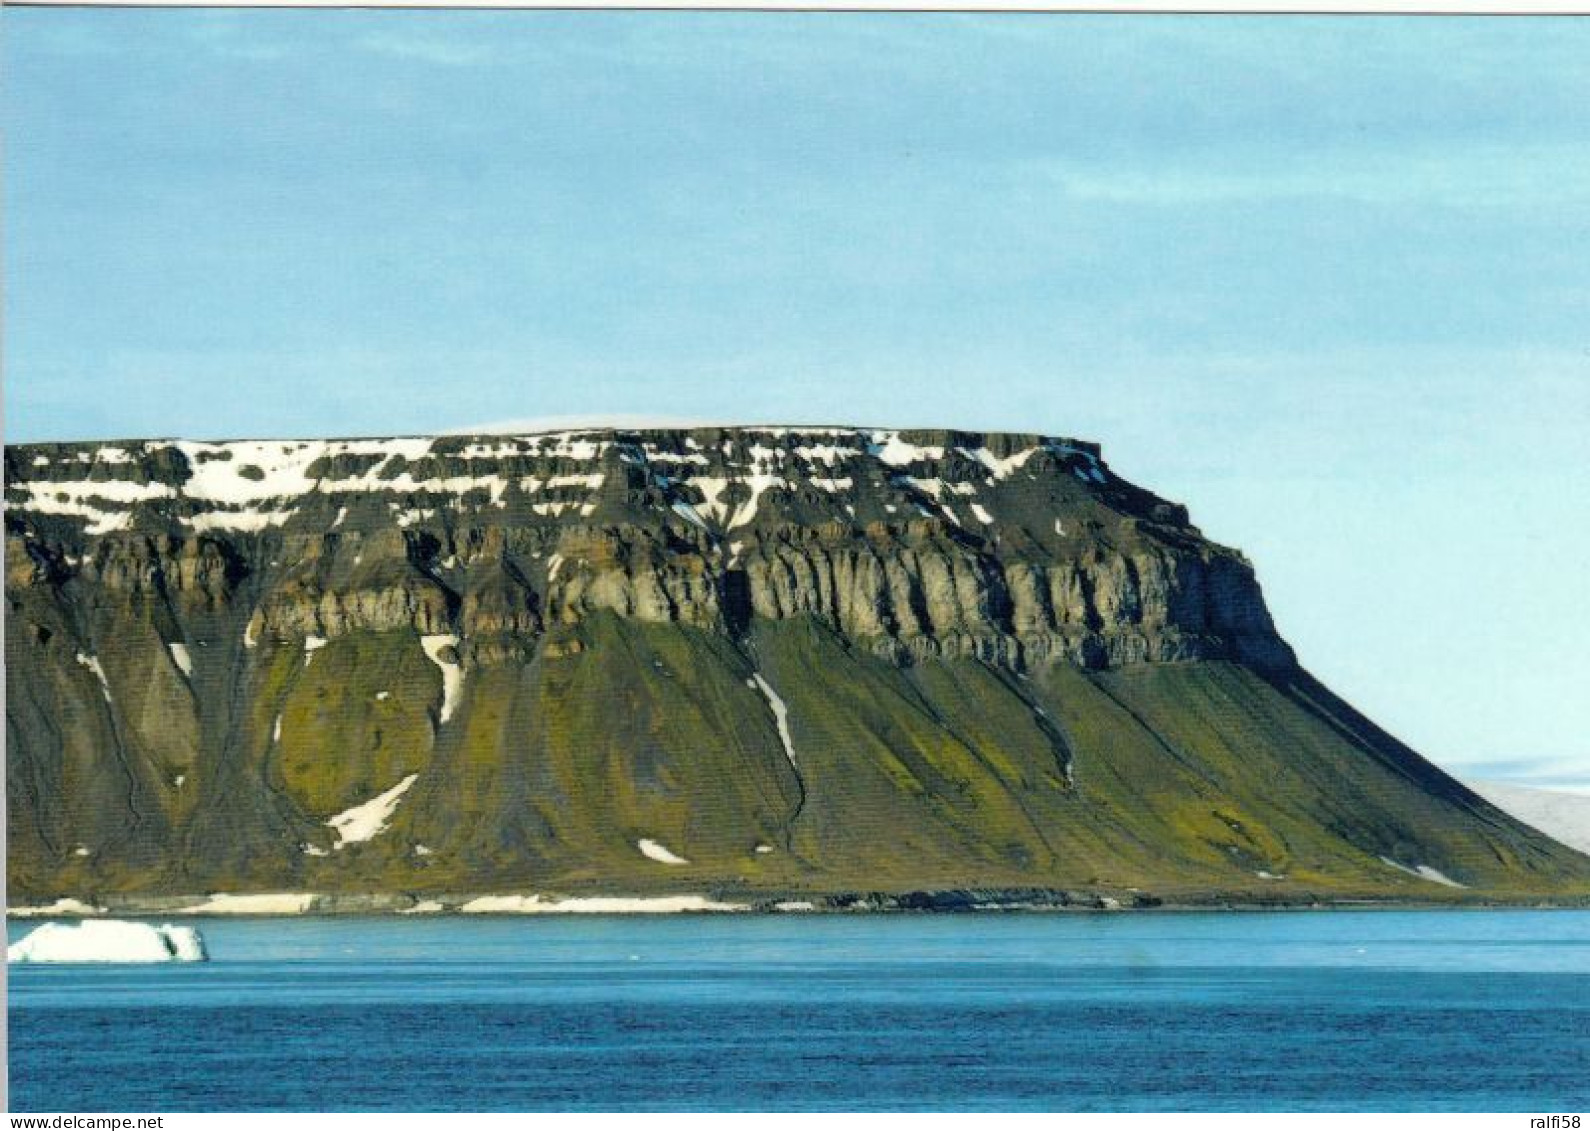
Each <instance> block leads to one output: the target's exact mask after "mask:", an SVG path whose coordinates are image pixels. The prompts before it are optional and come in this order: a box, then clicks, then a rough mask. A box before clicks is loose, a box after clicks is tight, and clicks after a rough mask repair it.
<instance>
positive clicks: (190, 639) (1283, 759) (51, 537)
mask: <svg viewBox="0 0 1590 1131" xmlns="http://www.w3.org/2000/svg"><path fill="white" fill-rule="evenodd" d="M6 500H7V517H6V523H7V537H6V596H7V602H8V609H7V612H8V616H7V625H6V649H7V691H8V696H7V780H8V786H9V791H8V813H7V817H8V828H9V832H10V882H11V887H12V889H13V891H14V892H18V893H21V894H23V895H26V896H38V897H41V898H42V897H48V896H57V895H75V894H80V893H84V892H103V891H113V892H114V891H122V892H128V891H136V892H150V893H159V892H165V891H194V890H198V889H200V888H222V887H224V888H227V889H229V890H245V889H251V888H252V889H258V888H262V887H263V888H270V887H276V888H281V887H299V888H309V889H313V890H326V891H411V892H421V893H423V892H426V891H442V890H447V891H460V890H478V891H489V890H506V889H508V888H512V887H518V888H520V889H523V888H526V886H527V885H528V886H530V887H535V886H537V885H539V886H541V887H544V888H547V889H549V890H583V889H585V888H594V889H613V890H618V889H622V890H652V889H655V888H659V887H668V886H670V885H672V886H673V887H676V888H677V887H679V886H680V885H686V886H691V885H693V887H692V890H695V889H696V888H712V889H713V890H720V889H724V888H726V887H743V888H750V889H755V888H765V889H767V890H770V891H774V890H776V891H829V892H832V891H839V890H874V889H876V890H880V891H899V890H908V889H912V888H919V889H932V890H939V889H946V888H961V887H975V886H980V885H981V886H987V885H1006V886H1010V885H1017V886H1023V887H1037V888H1049V889H1058V888H1063V887H1067V886H1073V887H1093V888H1106V887H1117V888H1125V887H1141V888H1145V889H1156V890H1164V891H1167V892H1175V891H1189V892H1191V891H1199V892H1227V891H1230V892H1249V891H1254V890H1261V891H1266V892H1269V891H1274V890H1281V889H1285V890H1288V891H1292V892H1297V891H1299V890H1301V889H1307V890H1309V891H1314V890H1318V891H1322V892H1344V891H1351V892H1391V893H1395V894H1399V895H1417V896H1425V895H1447V894H1450V893H1452V892H1457V891H1464V890H1468V891H1493V892H1499V893H1508V892H1513V893H1518V892H1532V891H1540V892H1561V891H1572V890H1581V889H1583V890H1590V861H1587V860H1586V859H1585V858H1584V857H1581V856H1579V855H1578V854H1576V853H1572V852H1569V851H1568V850H1566V849H1563V848H1562V847H1561V846H1558V845H1556V844H1554V843H1553V842H1551V841H1549V840H1547V839H1546V838H1544V837H1541V836H1539V835H1538V834H1536V833H1534V832H1532V831H1531V830H1528V829H1526V828H1524V827H1523V826H1520V825H1517V824H1516V823H1514V822H1512V821H1510V820H1509V819H1508V818H1506V817H1504V816H1502V815H1501V814H1500V813H1499V812H1498V811H1497V810H1495V809H1493V808H1491V807H1490V806H1489V805H1487V804H1486V803H1484V802H1483V801H1481V800H1480V799H1479V798H1477V797H1475V796H1474V795H1473V794H1471V793H1469V792H1468V791H1467V790H1465V789H1464V788H1463V787H1461V786H1459V785H1457V783H1455V782H1453V781H1451V779H1449V778H1446V777H1445V776H1444V775H1442V774H1441V773H1440V772H1439V771H1437V770H1436V769H1435V768H1434V767H1432V766H1430V765H1429V764H1428V763H1426V762H1424V761H1423V760H1421V759H1419V758H1418V757H1417V756H1416V755H1414V754H1413V753H1412V752H1411V751H1408V750H1406V749H1405V748H1403V747H1401V746H1400V745H1399V744H1397V743H1396V742H1395V741H1394V740H1392V739H1390V738H1389V737H1388V736H1386V735H1385V734H1383V733H1382V732H1380V731H1379V730H1377V729H1376V728H1374V727H1373V725H1372V724H1370V723H1368V722H1367V720H1364V719H1362V718H1361V717H1359V716H1357V715H1356V713H1354V712H1353V711H1352V710H1351V708H1349V707H1347V706H1346V705H1345V704H1343V703H1341V702H1340V701H1339V700H1337V699H1335V698H1334V697H1333V696H1331V695H1330V693H1329V692H1328V691H1326V690H1325V689H1324V688H1322V687H1320V686H1319V685H1318V684H1317V683H1315V682H1314V681H1312V680H1311V679H1309V677H1308V676H1307V675H1306V674H1305V673H1304V672H1303V671H1302V670H1301V669H1300V668H1299V667H1298V666H1297V664H1296V661H1295V659H1294V657H1293V655H1292V652H1291V650H1290V649H1289V648H1288V647H1287V645H1286V644H1285V642H1284V641H1283V640H1282V639H1281V638H1280V636H1279V635H1278V634H1277V632H1276V630H1275V627H1274V625H1273V624H1272V622H1271V619H1270V616H1269V613H1268V611H1267V610H1266V608H1265V605H1264V601H1263V598H1262V595H1261V593H1260V590H1259V586H1258V584H1257V582H1256V580H1255V578H1254V575H1253V571H1252V569H1251V568H1250V566H1249V565H1248V563H1247V562H1246V560H1245V559H1244V558H1243V557H1242V556H1241V555H1240V554H1239V553H1237V552H1236V551H1234V550H1230V549H1227V548H1224V547H1221V546H1217V545H1215V544H1213V543H1211V542H1209V541H1208V540H1206V539H1204V538H1203V537H1202V536H1201V535H1200V533H1199V532H1198V530H1197V529H1196V528H1195V527H1194V526H1192V525H1191V524H1190V523H1189V521H1188V516H1187V513H1186V511H1185V510H1184V509H1183V508H1182V507H1180V506H1178V505H1175V504H1172V503H1169V502H1166V501H1164V500H1162V499H1159V498H1157V497H1155V496H1154V495H1152V494H1150V493H1148V492H1146V491H1143V490H1141V489H1140V488H1137V487H1134V486H1133V485H1131V484H1130V483H1127V482H1126V481H1124V480H1122V479H1120V478H1119V477H1118V476H1116V475H1115V474H1114V473H1113V472H1112V471H1111V470H1110V469H1109V467H1108V466H1107V465H1106V464H1105V463H1104V461H1103V460H1102V458H1101V454H1100V451H1099V449H1098V448H1097V447H1096V446H1095V445H1092V444H1088V443H1084V442H1081V441H1075V440H1065V439H1059V438H1054V437H1044V436H1036V435H1009V434H992V435H984V434H977V433H962V432H944V431H940V432H909V431H904V432H900V431H886V430H863V429H844V428H711V429H694V430H660V431H645V432H613V431H586V432H564V433H553V434H545V435H536V436H519V437H501V436H492V437H441V438H420V439H390V440H344V441H335V440H333V441H286V442H252V441H251V442H233V443H195V442H186V441H139V442H123V443H118V444H43V445H26V446H18V447H13V448H10V449H8V451H7V453H6ZM1421 868H1423V869H1427V870H1429V871H1430V872H1433V873H1435V874H1438V875H1439V876H1441V877H1442V880H1441V881H1437V880H1432V879H1431V878H1430V877H1429V876H1428V875H1426V874H1425V873H1423V872H1421V871H1420V869H1421ZM1443 881H1446V882H1443ZM1455 885H1464V886H1463V887H1457V886H1455ZM1575 885H1577V888H1576V886H1575Z"/></svg>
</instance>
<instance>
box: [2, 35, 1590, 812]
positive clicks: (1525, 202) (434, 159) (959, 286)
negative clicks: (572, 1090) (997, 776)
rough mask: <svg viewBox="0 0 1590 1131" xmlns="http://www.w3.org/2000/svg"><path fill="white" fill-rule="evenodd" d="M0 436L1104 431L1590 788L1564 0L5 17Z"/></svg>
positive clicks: (1410, 734)
mask: <svg viewBox="0 0 1590 1131" xmlns="http://www.w3.org/2000/svg"><path fill="white" fill-rule="evenodd" d="M0 21H3V44H0V51H3V63H4V68H5V73H6V75H7V83H6V86H7V90H6V98H5V101H4V111H3V112H4V123H3V124H4V128H5V136H6V153H5V164H6V169H5V173H6V177H5V185H4V194H5V195H4V207H5V217H4V219H5V235H6V248H5V266H4V271H5V284H6V289H5V299H4V302H5V318H6V326H5V328H6V335H5V346H4V362H5V378H6V382H5V412H6V418H5V431H6V436H7V439H9V440H11V441H14V442H17V441H27V440H38V439H50V438H89V437H126V436H145V435H187V436H202V437H212V436H282V435H324V434H337V435H357V434H383V433H394V432H404V433H415V432H435V431H443V430H449V429H456V428H459V427H462V426H466V425H470V424H475V423H484V422H492V421H500V420H505V419H519V418H534V417H544V416H555V415H566V414H575V415H578V414H588V413H610V412H625V413H640V414H660V415H667V416H672V417H685V418H703V419H711V420H717V421H789V422H811V421H835V422H855V423H882V424H899V425H910V424H948V425H959V426H966V427H986V428H1011V429H1021V430H1039V431H1047V432H1055V433H1060V434H1066V435H1075V436H1083V437H1087V438H1092V439H1098V440H1101V441H1102V442H1103V443H1104V445H1105V455H1106V458H1107V459H1109V460H1110V462H1111V464H1112V466H1114V467H1115V468H1116V469H1117V470H1118V471H1119V472H1121V473H1122V474H1124V475H1126V476H1128V477H1129V478H1131V479H1134V480H1136V481H1137V482H1139V483H1142V484H1143V485H1145V486H1148V487H1150V488H1152V489H1154V490H1156V491H1158V492H1160V493H1161V494H1164V495H1167V496H1170V497H1172V498H1176V499H1180V500H1183V501H1186V502H1188V503H1189V504H1190V505H1191V507H1192V510H1193V515H1194V518H1195V520H1197V521H1199V522H1200V523H1201V524H1202V526H1203V527H1204V529H1205V530H1206V532H1208V533H1209V534H1210V535H1212V536H1213V537H1216V538H1218V539H1220V540H1223V541H1226V542H1229V543H1232V544H1235V545H1239V546H1241V547H1242V548H1244V549H1245V550H1246V551H1248V553H1249V554H1250V556H1251V557H1252V558H1253V559H1254V560H1255V562H1256V564H1257V565H1258V567H1259V570H1260V577H1261V579H1262V580H1263V581H1264V583H1265V586H1266V591H1267V593H1268V595H1269V597H1270V600H1271V603H1272V606H1273V607H1274V609H1275V612H1276V615H1277V618H1278V620H1279V623H1280V625H1281V628H1282V630H1283V632H1284V633H1285V634H1286V635H1287V637H1288V638H1289V639H1290V640H1291V641H1292V642H1293V643H1294V644H1295V645H1296V646H1297V648H1298V650H1299V652H1300V653H1301V655H1302V658H1303V659H1304V661H1305V663H1306V664H1308V666H1310V667H1311V668H1312V669H1313V670H1314V671H1315V672H1316V673H1317V674H1319V675H1320V676H1321V677H1322V678H1324V679H1325V680H1327V682H1330V683H1331V684H1332V685H1333V686H1335V687H1336V688H1337V689H1338V690H1339V691H1341V692H1342V693H1343V694H1345V695H1346V696H1347V697H1348V698H1349V699H1351V700H1352V701H1354V702H1355V703H1356V704H1357V705H1359V706H1360V707H1361V708H1362V709H1364V710H1365V711H1366V712H1367V713H1369V714H1370V715H1372V716H1373V717H1375V718H1376V719H1377V720H1378V721H1380V722H1381V723H1382V724H1384V725H1386V726H1387V727H1388V728H1389V729H1391V730H1392V731H1393V732H1394V733H1396V734H1398V735H1399V736H1400V737H1402V738H1404V739H1406V740H1407V741H1409V742H1410V743H1412V744H1413V745H1414V746H1416V747H1417V748H1418V749H1420V750H1421V751H1422V752H1424V753H1426V754H1427V755H1429V756H1430V757H1432V758H1434V759H1435V760H1437V761H1438V762H1441V763H1442V764H1445V765H1448V766H1451V767H1454V768H1457V769H1459V770H1460V771H1463V772H1470V771H1473V772H1483V773H1486V774H1489V775H1491V776H1508V777H1513V778H1515V779H1529V778H1535V779H1537V780H1541V781H1554V782H1565V781H1567V782H1578V783H1579V784H1583V785H1587V786H1590V741H1587V732H1590V694H1587V693H1586V691H1585V689H1586V688H1587V687H1590V659H1587V658H1586V652H1587V650H1586V648H1585V647H1584V643H1583V642H1584V641H1585V640H1587V639H1590V613H1587V609H1590V602H1587V601H1586V600H1585V598H1584V578H1585V576H1586V571H1587V566H1590V503H1587V501H1586V488H1587V486H1590V444H1587V443H1586V441H1585V430H1586V424H1587V423H1590V318H1587V315H1590V115H1586V114H1585V112H1584V107H1585V106H1586V105H1590V23H1587V22H1586V21H1583V20H1544V19H1540V20H1528V19H1516V20H1459V19H1393V18H1374V19H1348V18H1336V19H1304V18H1285V19H1282V18H1268V19H1266V18H1240V19H1239V18H1220V19H1210V18H1168V17H1119V16H1117V17H1081V16H1003V17H1001V16H988V17H969V16H944V15H940V16H908V15H834V14H827V15H825V14H803V15H784V16H772V15H765V14H738V15H728V14H699V13H664V14H658V13H628V14H624V13H582V14H571V13H526V12H517V13H436V12H363V13H361V12H337V11H299V12H293V11H181V10H164V11H162V10H132V11H114V10H92V9H90V10H47V9H20V10H19V9H15V8H13V9H9V10H7V11H6V12H5V13H4V15H3V17H0Z"/></svg>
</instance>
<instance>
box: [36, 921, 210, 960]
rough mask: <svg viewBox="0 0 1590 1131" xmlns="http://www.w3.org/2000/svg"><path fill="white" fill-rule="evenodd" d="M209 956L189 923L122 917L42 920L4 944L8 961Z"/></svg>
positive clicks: (202, 958) (197, 957)
mask: <svg viewBox="0 0 1590 1131" xmlns="http://www.w3.org/2000/svg"><path fill="white" fill-rule="evenodd" d="M208 957H209V956H208V955H207V954H205V952H204V940H203V939H202V938H200V937H199V932H198V931H196V930H194V929H193V928H192V927H174V926H172V925H171V924H169V923H167V924H164V925H163V926H159V927H156V926H153V925H152V924H149V923H129V922H125V921H123V920H120V919H89V920H85V921H84V922H82V923H79V924H77V925H76V926H72V925H70V924H67V923H46V924H44V925H43V926H42V927H39V928H38V929H36V930H34V931H31V932H29V934H28V935H27V936H26V937H24V938H22V939H19V940H18V941H17V942H14V943H12V944H11V945H10V946H9V947H7V948H6V961H7V962H203V961H205V960H206V959H207V958H208Z"/></svg>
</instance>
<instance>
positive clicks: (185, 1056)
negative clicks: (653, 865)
mask: <svg viewBox="0 0 1590 1131" xmlns="http://www.w3.org/2000/svg"><path fill="white" fill-rule="evenodd" d="M160 921H162V922H163V921H174V922H187V923H191V924H193V925H196V926H198V927H199V929H200V930H201V931H202V933H203V936H204V940H205V943H206V944H207V946H208V948H209V952H210V955H211V961H209V962H206V963H202V964H192V965H157V966H13V967H11V968H10V970H9V971H8V976H9V990H8V1009H9V1021H10V1052H9V1056H10V1061H9V1067H10V1089H11V1092H10V1101H11V1106H12V1110H13V1111H40V1112H122V1113H127V1112H151V1111H173V1112H175V1111H189V1110H193V1111H348V1110H352V1111H385V1110H399V1111H449V1110H464V1111H494V1110H495V1111H545V1110H551V1111H573V1110H609V1111H616V1110H651V1111H667V1110H703V1111H721V1110H733V1111H742V1110H889V1111H901V1110H935V1111H972V1110H1039V1111H1121V1110H1125V1111H1228V1110H1257V1111H1310V1110H1355V1111H1449V1110H1450V1111H1518V1112H1528V1113H1540V1114H1547V1113H1554V1112H1564V1111H1584V1110H1585V1109H1587V1108H1590V912H1584V911H1544V910H1542V911H1389V910H1376V911H1361V912H1360V911H1339V910H1338V911H1328V912H1318V911H1316V912H1303V911H1298V912H1257V911H1254V912H1237V911H1227V912H1212V913H1193V912H1120V913H1093V914H1083V913H1048V914H1017V913H1011V914H998V913H981V914H921V915H903V914H894V915H866V914H860V915H799V914H788V915H749V914H745V915H716V916H713V915H701V916H697V915H664V916H634V915H631V916H544V915H543V916H517V917H513V916H504V917H480V916H453V917H367V918H366V917H359V918H355V917H326V918H315V917H294V918H264V919H204V920H160ZM31 927H32V925H31V924H27V923H12V924H9V926H8V935H9V938H10V940H12V941H15V940H16V939H17V938H18V937H20V936H21V935H22V934H25V933H26V932H27V931H28V930H30V929H31Z"/></svg>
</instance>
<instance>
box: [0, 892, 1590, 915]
mask: <svg viewBox="0 0 1590 1131" xmlns="http://www.w3.org/2000/svg"><path fill="white" fill-rule="evenodd" d="M1587 909H1590V895H1581V896H1569V897H1560V896H1559V897H1550V896H1531V895H1518V896H1507V895H1473V896H1467V897H1457V898H1439V897H1438V898H1432V899H1408V898H1405V897H1404V898H1398V897H1395V896H1378V895H1360V894H1343V895H1339V896H1338V895H1300V896H1298V897H1296V898H1284V897H1271V898H1266V899H1253V898H1244V897H1242V896H1238V895H1231V896H1225V895H1219V894H1214V893H1211V894H1208V895H1192V896H1189V895H1181V896H1176V897H1157V896H1152V895H1148V894H1146V893H1141V892H1137V893H1132V892H1127V893H1118V894H1103V893H1094V892H1072V891H1023V892H1008V891H1006V892H974V891H940V892H928V891H921V892H904V893H879V892H870V893H857V892H845V893H831V892H830V893H776V894H768V893H756V894H751V893H745V892H732V893H731V892H712V893H701V892H691V893H683V892H674V893H667V894H648V895H641V894H633V893H625V894H615V893H602V894H594V893H593V894H586V895H550V894H546V893H457V894H437V895H419V894H410V893H357V894H350V893H330V892H248V893H209V894H202V895H171V896H164V895H162V896H131V895H129V896H111V895H107V896H92V897H84V898H77V897H72V896H63V897H60V898H57V899H55V900H53V901H50V902H47V903H34V904H22V905H17V906H12V905H8V906H7V907H6V912H5V913H6V918H7V920H8V921H19V922H20V921H31V920H39V921H45V920H60V919H67V920H76V919H113V918H116V917H119V916H120V917H132V918H148V917H161V916H166V917H180V918H193V919H212V918H213V919H232V918H344V917H359V916H364V917H377V916H381V917H387V916H390V917H393V918H405V919H406V918H438V917H468V918H479V917H487V918H503V917H516V918H518V917H525V916H538V915H553V916H569V915H624V916H629V915H640V916H656V915H712V916H725V915H729V916H733V915H753V916H763V915H782V916H791V915H822V916H833V915H979V914H981V915H1010V914H1067V913H1072V914H1120V913H1126V912H1162V913H1172V914H1186V913H1198V912H1234V913H1247V914H1251V913H1255V912H1265V911H1273V912H1318V911H1488V910H1499V911H1509V910H1510V911H1524V910H1541V911H1572V910H1581V911H1582V910H1587Z"/></svg>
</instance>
